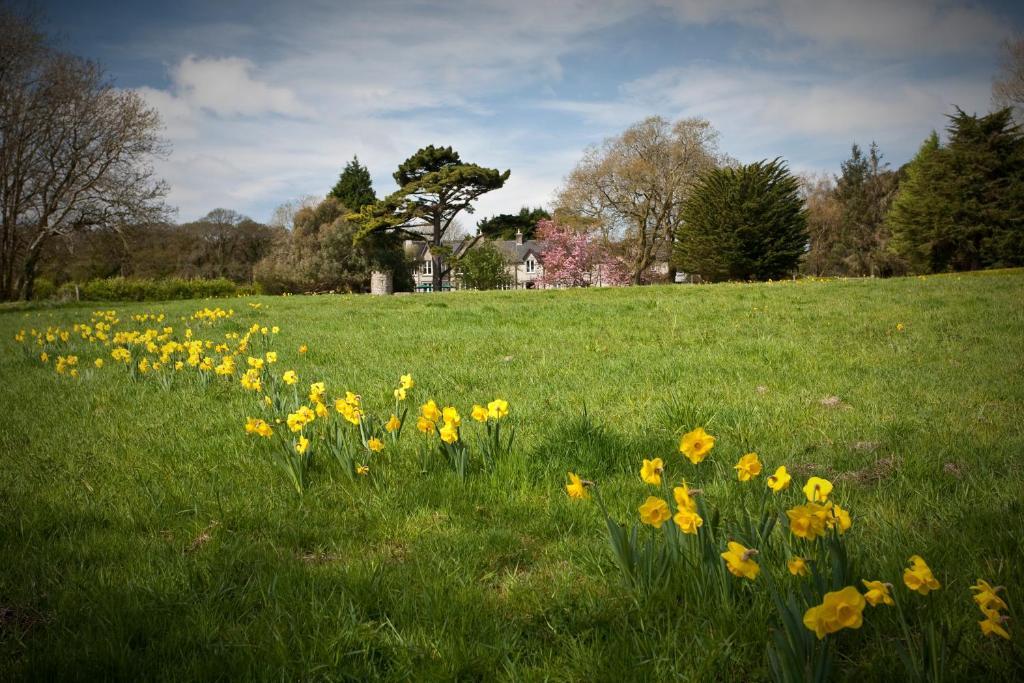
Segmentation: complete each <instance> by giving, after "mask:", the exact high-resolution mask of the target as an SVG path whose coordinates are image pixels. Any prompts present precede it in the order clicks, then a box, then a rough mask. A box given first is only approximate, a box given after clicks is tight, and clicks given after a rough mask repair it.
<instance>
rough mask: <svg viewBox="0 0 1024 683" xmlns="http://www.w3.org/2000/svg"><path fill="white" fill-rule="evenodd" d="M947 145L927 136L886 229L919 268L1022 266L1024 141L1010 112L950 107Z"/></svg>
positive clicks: (917, 268) (899, 250)
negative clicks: (978, 112) (980, 113)
mask: <svg viewBox="0 0 1024 683" xmlns="http://www.w3.org/2000/svg"><path fill="white" fill-rule="evenodd" d="M949 118H950V125H949V127H948V128H947V131H948V133H949V144H948V145H946V146H945V147H942V146H940V145H939V141H938V136H936V135H935V134H934V133H933V134H932V136H931V137H929V139H928V140H926V141H925V144H924V145H922V147H921V151H920V152H918V155H917V157H915V158H914V160H913V161H912V162H911V164H910V165H909V167H908V169H907V187H905V188H903V189H901V191H900V193H899V195H898V197H897V200H896V202H895V204H894V206H893V210H892V212H891V213H890V215H889V217H888V224H889V225H890V226H891V229H892V230H893V233H894V245H893V247H894V249H895V250H897V251H898V252H899V253H900V254H901V255H902V256H904V257H905V258H906V259H907V260H908V261H909V262H910V263H911V265H912V266H913V267H914V269H915V270H918V271H922V272H923V271H930V272H942V271H948V270H975V269H978V268H992V267H1003V266H1019V265H1024V136H1022V135H1021V131H1020V128H1019V127H1018V126H1016V125H1014V124H1013V121H1012V117H1011V111H1010V110H1009V109H1002V110H999V111H997V112H993V113H991V114H988V115H986V116H981V117H979V116H977V115H970V114H967V113H965V112H964V111H962V110H961V109H959V108H958V109H957V110H956V113H955V114H953V115H952V116H950V117H949Z"/></svg>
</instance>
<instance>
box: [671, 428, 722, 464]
mask: <svg viewBox="0 0 1024 683" xmlns="http://www.w3.org/2000/svg"><path fill="white" fill-rule="evenodd" d="M714 447H715V437H713V436H711V435H710V434H708V433H707V432H705V431H704V428H703V427H697V428H696V429H694V430H693V431H691V432H687V433H686V434H684V435H683V438H682V440H681V441H680V442H679V451H680V452H681V453H682V454H683V455H685V456H686V458H687V459H688V460H689V461H690V462H692V463H693V464H694V465H699V464H700V463H701V462H702V461H703V460H704V458H706V457H707V456H708V453H710V452H711V449H712V448H714Z"/></svg>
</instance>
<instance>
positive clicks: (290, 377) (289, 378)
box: [281, 370, 299, 384]
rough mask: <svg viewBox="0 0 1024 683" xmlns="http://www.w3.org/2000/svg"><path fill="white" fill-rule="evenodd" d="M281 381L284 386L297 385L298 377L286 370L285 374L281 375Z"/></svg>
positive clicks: (292, 371)
mask: <svg viewBox="0 0 1024 683" xmlns="http://www.w3.org/2000/svg"><path fill="white" fill-rule="evenodd" d="M281 381H283V382H284V383H285V384H298V383H299V376H298V375H297V374H296V373H295V371H294V370H286V371H285V373H284V374H283V375H281Z"/></svg>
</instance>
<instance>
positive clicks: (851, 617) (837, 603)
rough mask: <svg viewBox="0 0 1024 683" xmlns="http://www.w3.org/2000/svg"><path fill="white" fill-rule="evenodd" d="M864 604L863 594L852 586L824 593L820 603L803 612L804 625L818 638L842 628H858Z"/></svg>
mask: <svg viewBox="0 0 1024 683" xmlns="http://www.w3.org/2000/svg"><path fill="white" fill-rule="evenodd" d="M865 605H866V602H865V600H864V596H863V595H861V594H860V592H858V591H857V589H856V588H854V587H853V586H847V587H846V588H843V589H842V590H838V591H832V592H830V593H825V599H824V600H823V601H822V603H821V604H820V605H817V606H815V607H811V608H810V609H808V610H807V611H806V612H805V613H804V626H806V627H807V628H808V629H810V630H811V631H814V634H815V635H816V636H817V637H818V640H821V639H822V638H824V637H825V636H826V635H828V634H829V633H835V632H836V631H840V630H842V629H844V628H860V627H861V625H862V624H863V623H864V607H865Z"/></svg>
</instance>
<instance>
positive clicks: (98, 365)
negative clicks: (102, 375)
mask: <svg viewBox="0 0 1024 683" xmlns="http://www.w3.org/2000/svg"><path fill="white" fill-rule="evenodd" d="M92 364H93V365H95V366H96V369H99V368H102V367H103V359H102V358H97V359H96V360H94V361H93V362H92Z"/></svg>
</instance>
